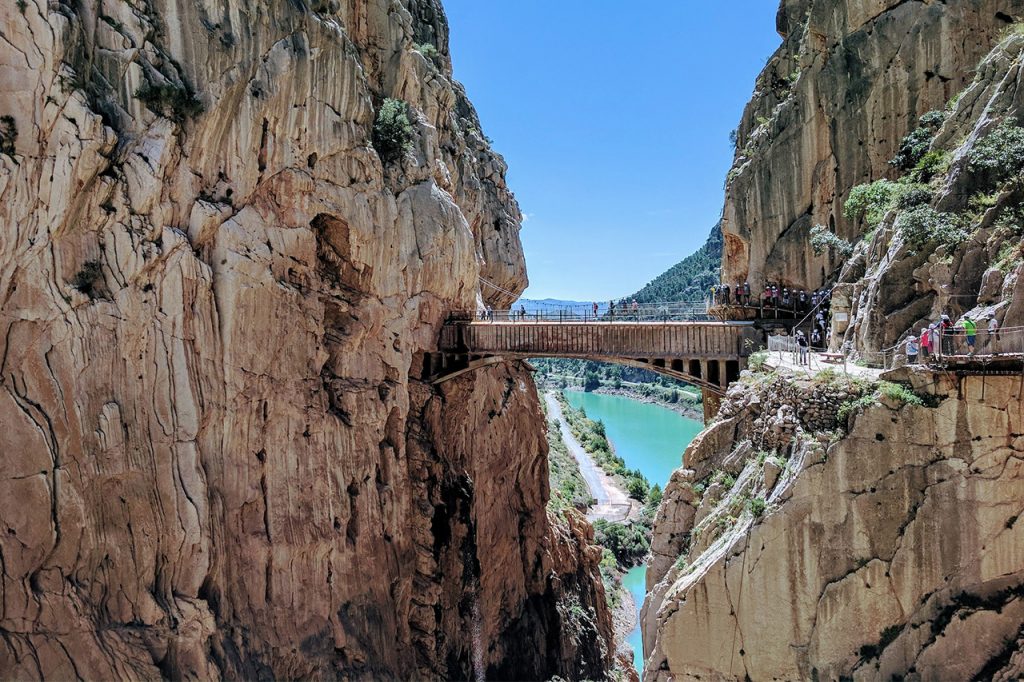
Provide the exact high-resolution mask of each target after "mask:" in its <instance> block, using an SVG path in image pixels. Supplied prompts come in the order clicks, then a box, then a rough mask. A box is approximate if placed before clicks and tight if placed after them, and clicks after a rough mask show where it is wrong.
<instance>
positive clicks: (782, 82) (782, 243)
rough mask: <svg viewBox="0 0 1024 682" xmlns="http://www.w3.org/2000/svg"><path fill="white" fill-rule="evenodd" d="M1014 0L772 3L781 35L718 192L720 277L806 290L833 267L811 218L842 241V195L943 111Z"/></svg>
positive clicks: (1016, 12)
mask: <svg viewBox="0 0 1024 682" xmlns="http://www.w3.org/2000/svg"><path fill="white" fill-rule="evenodd" d="M1022 15H1024V2H1022V1H1021V0H969V1H967V0H964V1H957V2H930V1H929V2H925V1H917V0H915V1H913V2H908V1H907V0H783V2H782V3H781V6H780V8H779V14H778V29H779V32H780V34H781V35H782V36H783V38H784V42H783V44H782V46H781V47H780V48H779V50H778V51H777V52H776V53H775V54H774V55H773V56H772V57H771V59H770V60H769V61H768V64H767V66H766V67H765V69H764V71H762V73H761V75H760V76H759V77H758V79H757V84H756V89H755V92H754V95H753V98H752V99H751V101H750V103H749V104H748V105H747V108H746V110H745V111H744V113H743V118H742V120H741V122H740V125H739V128H738V129H737V151H736V159H735V161H734V164H733V168H732V170H731V171H730V173H729V179H728V184H727V187H726V201H725V210H724V214H723V219H722V232H723V235H724V237H725V248H724V254H723V264H722V273H723V278H724V280H725V281H727V282H736V281H743V280H744V279H749V280H750V282H751V285H752V286H754V287H755V288H756V287H757V286H760V285H761V284H762V283H763V282H765V281H774V282H780V283H782V285H784V286H796V287H800V288H817V287H819V286H821V285H822V284H823V283H824V282H825V279H826V276H827V275H828V274H829V272H830V271H831V269H832V267H833V266H834V262H831V261H829V258H828V256H827V255H824V254H823V255H815V254H814V253H813V251H812V250H811V248H810V246H809V244H808V234H809V230H810V228H811V227H812V226H814V225H817V224H820V225H825V226H827V227H829V228H830V229H831V230H832V231H833V232H836V233H838V234H839V235H840V236H842V237H844V238H846V239H850V240H855V239H856V238H857V237H858V236H859V235H860V233H861V232H862V231H863V230H862V226H861V225H859V224H858V222H857V221H853V220H848V219H846V218H845V217H844V215H843V211H842V208H843V204H844V203H845V201H846V199H847V197H848V195H849V192H850V189H851V188H852V187H853V186H854V185H857V184H859V183H862V182H868V181H871V180H874V179H877V178H879V177H883V176H885V175H887V174H892V173H893V172H894V171H893V169H892V168H891V167H890V166H889V164H888V161H889V160H890V159H892V158H893V156H894V155H895V154H896V152H897V150H898V148H899V145H900V141H901V139H902V138H903V136H904V135H906V134H907V133H909V132H910V131H911V130H913V129H914V128H915V127H917V120H918V117H920V116H921V115H922V114H924V113H926V112H928V111H930V110H934V109H942V108H943V106H944V105H945V104H946V102H947V101H948V100H949V99H950V98H952V97H953V96H954V95H956V94H957V93H958V92H960V91H961V90H962V89H963V88H964V86H965V85H967V84H968V83H970V82H971V80H972V78H973V75H974V68H975V66H976V65H977V63H978V61H979V59H981V57H983V56H984V55H985V54H986V53H987V52H988V51H989V50H990V49H991V48H992V46H993V45H994V44H995V43H996V41H997V38H998V36H999V35H1000V33H1001V32H1002V31H1004V30H1005V29H1006V28H1007V27H1008V26H1009V25H1010V24H1011V23H1012V22H1013V21H1014V20H1016V19H1019V18H1021V17H1022Z"/></svg>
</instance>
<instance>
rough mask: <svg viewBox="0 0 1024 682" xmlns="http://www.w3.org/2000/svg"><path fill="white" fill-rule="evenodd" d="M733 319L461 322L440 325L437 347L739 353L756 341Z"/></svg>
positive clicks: (521, 352) (705, 355)
mask: <svg viewBox="0 0 1024 682" xmlns="http://www.w3.org/2000/svg"><path fill="white" fill-rule="evenodd" d="M761 342H762V341H761V338H760V335H759V333H758V332H757V330H756V329H755V328H754V327H753V325H751V324H746V323H736V322H563V323H546V322H537V323H534V322H519V323H517V322H463V323H454V324H448V325H445V327H444V329H443V331H442V334H441V350H442V351H447V352H463V353H467V352H468V353H500V354H502V355H514V356H527V357H541V356H544V357H549V356H555V357H559V356H563V357H569V356H571V357H593V358H595V359H597V358H598V357H601V358H609V357H612V358H615V357H623V358H630V359H634V360H636V359H640V358H643V359H653V358H686V359H721V360H725V359H739V358H745V357H747V356H748V355H750V353H751V352H753V351H754V350H757V348H758V347H759V345H760V343H761Z"/></svg>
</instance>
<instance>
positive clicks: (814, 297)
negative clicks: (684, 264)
mask: <svg viewBox="0 0 1024 682" xmlns="http://www.w3.org/2000/svg"><path fill="white" fill-rule="evenodd" d="M830 297H831V291H830V290H829V289H817V290H815V291H805V290H803V289H796V288H793V289H790V288H789V287H780V286H779V284H778V283H771V282H770V283H768V284H765V285H764V291H763V292H762V294H761V306H762V307H764V308H776V309H785V310H790V311H792V312H794V313H801V312H805V311H807V310H813V309H814V308H816V307H817V306H818V304H819V303H822V302H824V301H827V300H828V299H829V298H830ZM752 300H753V298H752V294H751V292H750V282H737V283H736V286H735V288H730V287H729V285H728V284H726V283H724V282H723V283H720V284H715V285H713V286H712V287H711V302H712V304H714V305H739V306H749V305H756V302H755V303H753V304H752V303H751V301H752Z"/></svg>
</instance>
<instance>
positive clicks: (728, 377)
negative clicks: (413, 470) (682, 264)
mask: <svg viewBox="0 0 1024 682" xmlns="http://www.w3.org/2000/svg"><path fill="white" fill-rule="evenodd" d="M763 344H764V336H763V334H762V333H761V331H760V330H759V329H757V328H756V327H755V326H754V324H753V323H749V322H708V321H693V322H685V321H657V320H646V319H637V320H615V321H606V320H601V321H596V320H587V321H580V320H578V319H565V320H562V321H560V322H559V321H557V320H544V321H533V320H530V319H521V320H516V319H508V320H502V321H490V320H484V321H480V320H469V319H464V318H463V319H459V318H458V317H453V318H452V319H450V320H449V321H448V322H447V323H446V324H445V325H444V328H443V329H442V330H441V339H440V344H439V352H438V353H436V354H428V356H427V357H426V358H425V367H424V372H423V377H424V378H425V379H428V380H430V381H434V382H439V381H445V380H448V379H451V378H453V377H455V376H458V375H459V374H461V373H463V372H468V371H471V370H474V369H477V368H479V367H482V366H486V365H488V364H492V363H494V362H499V361H501V360H507V359H527V358H540V357H544V358H581V359H586V360H595V361H599V362H612V363H617V364H622V365H629V366H633V367H640V368H642V369H648V370H652V371H654V372H657V373H659V374H664V375H667V376H671V377H673V378H675V379H679V380H680V381H685V382H687V383H690V384H693V385H695V386H699V387H701V388H702V389H704V391H705V394H707V393H708V392H710V393H714V394H717V395H721V394H723V393H724V392H725V389H726V388H727V387H728V385H729V384H730V383H731V382H733V381H735V380H736V379H738V378H739V375H740V371H741V370H742V369H743V368H744V367H745V366H746V360H747V358H748V357H749V356H750V354H751V353H752V352H754V351H755V350H757V349H758V348H760V347H761V346H762V345H763Z"/></svg>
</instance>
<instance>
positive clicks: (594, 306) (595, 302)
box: [593, 301, 597, 320]
mask: <svg viewBox="0 0 1024 682" xmlns="http://www.w3.org/2000/svg"><path fill="white" fill-rule="evenodd" d="M593 309H594V319H595V320H596V319H597V301H594V305H593Z"/></svg>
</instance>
